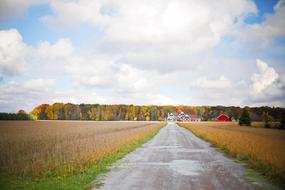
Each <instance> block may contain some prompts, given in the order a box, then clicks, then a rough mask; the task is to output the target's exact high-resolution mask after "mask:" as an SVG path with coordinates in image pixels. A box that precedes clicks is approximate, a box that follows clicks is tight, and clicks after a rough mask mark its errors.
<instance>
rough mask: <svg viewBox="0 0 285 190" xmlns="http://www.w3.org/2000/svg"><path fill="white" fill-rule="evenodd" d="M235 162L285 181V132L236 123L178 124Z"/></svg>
mask: <svg viewBox="0 0 285 190" xmlns="http://www.w3.org/2000/svg"><path fill="white" fill-rule="evenodd" d="M179 125H180V126H182V127H185V128H187V129H190V130H191V131H192V132H193V133H194V134H196V135H197V136H200V137H202V138H204V139H206V140H209V141H210V142H212V143H214V144H216V145H218V146H219V147H221V148H223V149H225V150H226V151H229V153H230V154H231V155H233V156H235V157H237V158H240V159H244V160H247V161H248V162H249V163H250V165H251V166H252V167H254V168H256V169H259V170H260V171H261V172H263V174H265V175H268V176H271V177H278V178H280V179H281V180H284V179H285V176H284V174H285V131H283V130H278V129H265V128H260V126H261V125H262V123H253V127H245V126H239V125H238V124H237V123H236V122H199V123H180V124H179Z"/></svg>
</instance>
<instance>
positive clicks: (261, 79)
mask: <svg viewBox="0 0 285 190" xmlns="http://www.w3.org/2000/svg"><path fill="white" fill-rule="evenodd" d="M256 65H257V68H258V73H254V74H253V75H252V77H251V80H252V86H251V89H250V90H251V91H250V98H251V100H252V101H254V102H258V103H263V104H269V105H274V104H276V105H284V103H285V102H284V100H285V79H284V78H285V75H282V76H281V77H280V76H279V75H278V73H277V72H276V71H275V69H274V68H272V67H269V66H268V64H267V63H266V62H264V61H261V60H257V61H256ZM276 102H278V104H277V103H276Z"/></svg>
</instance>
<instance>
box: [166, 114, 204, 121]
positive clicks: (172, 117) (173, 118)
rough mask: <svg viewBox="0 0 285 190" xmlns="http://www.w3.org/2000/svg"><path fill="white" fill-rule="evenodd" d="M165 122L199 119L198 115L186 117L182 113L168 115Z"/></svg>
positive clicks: (186, 115)
mask: <svg viewBox="0 0 285 190" xmlns="http://www.w3.org/2000/svg"><path fill="white" fill-rule="evenodd" d="M166 120H167V121H186V122H187V121H201V118H200V117H199V116H198V115H191V114H190V115H188V114H185V113H184V112H180V113H178V112H174V113H168V116H167V118H166Z"/></svg>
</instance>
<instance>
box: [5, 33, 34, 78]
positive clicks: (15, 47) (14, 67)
mask: <svg viewBox="0 0 285 190" xmlns="http://www.w3.org/2000/svg"><path fill="white" fill-rule="evenodd" d="M22 40H23V39H22V36H21V34H20V33H19V32H18V31H17V30H15V29H11V30H1V31H0V75H15V74H19V73H21V72H22V71H23V69H24V63H25V56H26V54H27V51H28V47H27V46H26V45H25V44H24V43H23V41H22Z"/></svg>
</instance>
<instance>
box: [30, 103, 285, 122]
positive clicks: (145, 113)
mask: <svg viewBox="0 0 285 190" xmlns="http://www.w3.org/2000/svg"><path fill="white" fill-rule="evenodd" d="M174 112H177V113H179V112H184V113H186V114H189V115H198V116H199V117H200V118H201V120H203V121H210V120H215V119H216V118H217V117H218V116H219V115H220V114H222V113H223V114H227V115H228V116H229V117H230V118H231V119H234V120H237V119H239V117H240V116H241V113H242V108H241V107H236V106H156V105H148V106H138V105H100V104H79V105H78V104H71V103H67V104H64V103H54V104H52V105H49V104H42V105H39V106H37V107H36V108H34V109H33V111H32V112H31V114H32V115H33V116H34V117H35V118H36V119H39V120H95V121H119V120H138V121H162V120H164V119H165V118H166V117H167V114H168V113H174ZM248 112H249V115H250V118H251V120H252V121H263V120H264V115H265V113H266V114H267V115H269V116H270V117H271V118H272V120H273V121H281V120H282V118H284V117H285V108H280V107H267V106H264V107H250V108H248Z"/></svg>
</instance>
